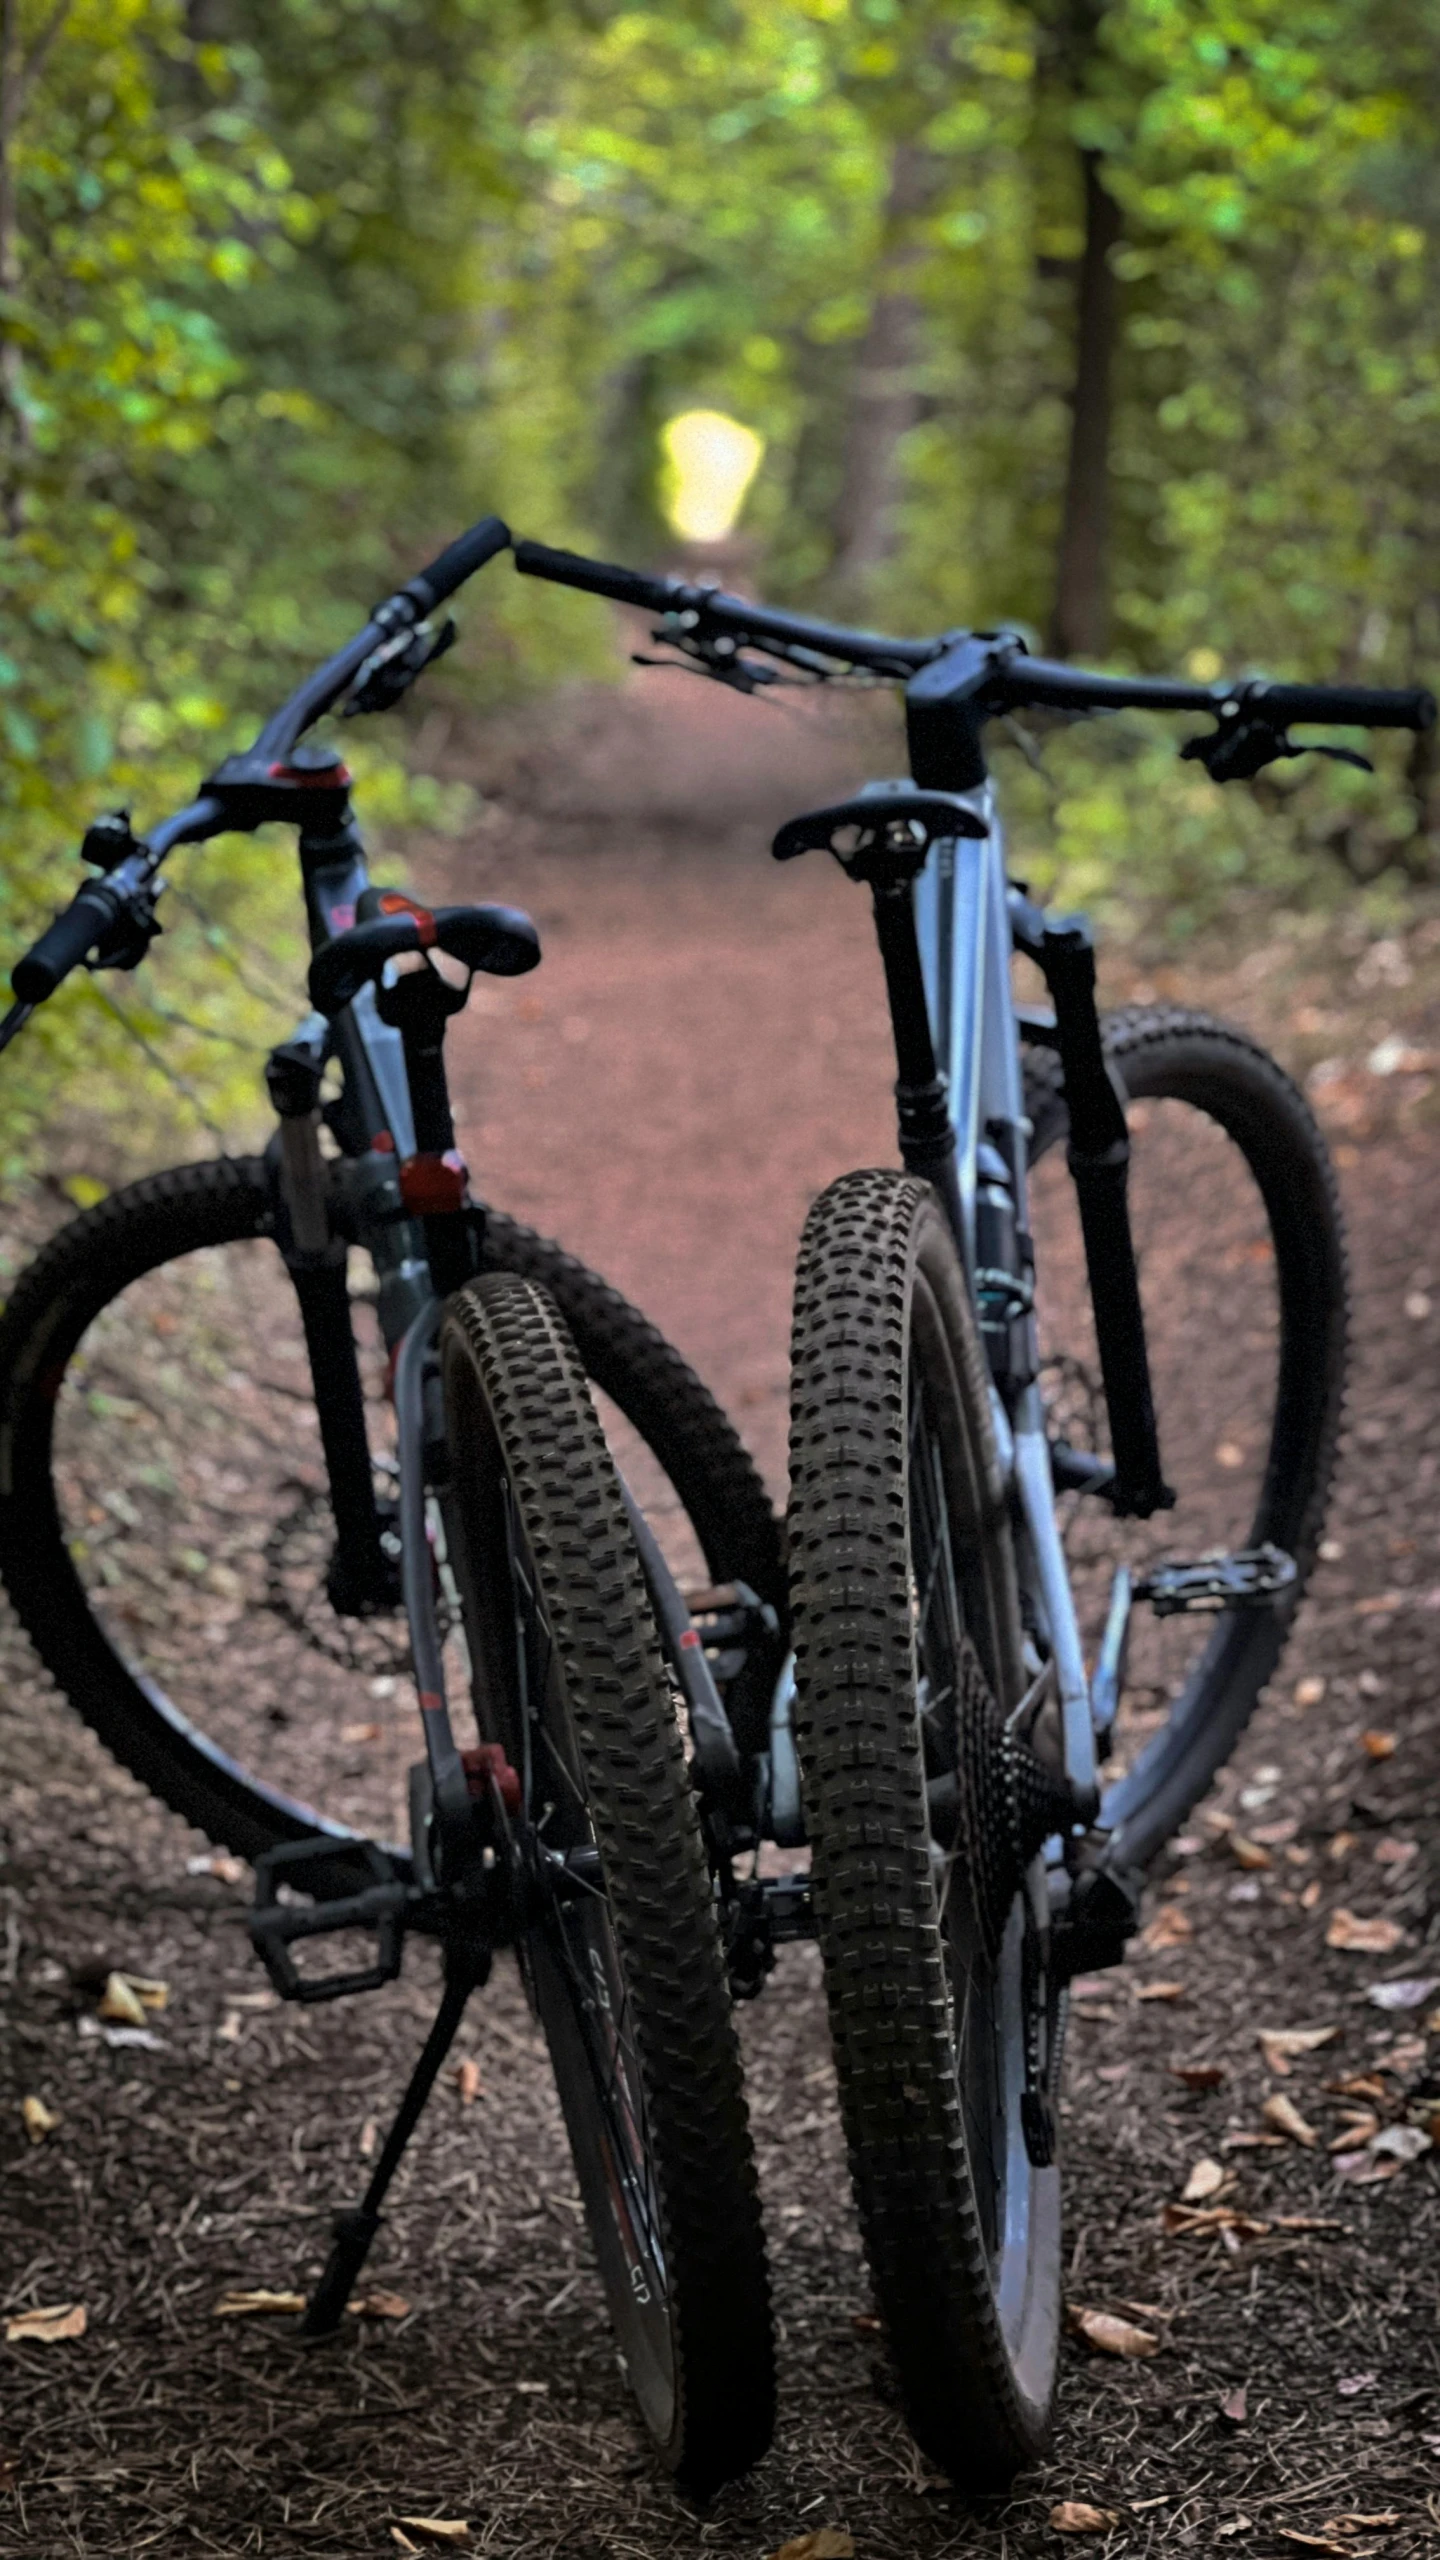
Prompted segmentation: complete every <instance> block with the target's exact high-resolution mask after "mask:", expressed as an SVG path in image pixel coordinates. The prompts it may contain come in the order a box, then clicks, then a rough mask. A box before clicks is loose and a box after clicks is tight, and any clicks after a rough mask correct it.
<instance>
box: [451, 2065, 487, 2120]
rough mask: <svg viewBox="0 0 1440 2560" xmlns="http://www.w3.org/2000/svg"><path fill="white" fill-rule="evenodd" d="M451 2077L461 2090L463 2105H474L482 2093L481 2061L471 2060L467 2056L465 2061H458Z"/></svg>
mask: <svg viewBox="0 0 1440 2560" xmlns="http://www.w3.org/2000/svg"><path fill="white" fill-rule="evenodd" d="M450 2077H451V2079H452V2080H453V2081H454V2083H455V2086H456V2088H457V2089H458V2090H459V2092H460V2104H461V2106H462V2107H473V2105H474V2104H475V2101H476V2099H477V2098H478V2097H479V2095H480V2065H479V2063H478V2062H472V2061H470V2059H469V2058H468V2056H467V2058H466V2060H465V2061H464V2062H457V2063H456V2065H455V2068H454V2070H453V2071H452V2072H451V2074H450Z"/></svg>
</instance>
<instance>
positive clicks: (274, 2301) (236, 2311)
mask: <svg viewBox="0 0 1440 2560" xmlns="http://www.w3.org/2000/svg"><path fill="white" fill-rule="evenodd" d="M304 2308H305V2296H304V2294H303V2293H270V2292H267V2290H266V2288H265V2287H264V2286H263V2285H259V2286H257V2287H256V2288H255V2289H254V2291H253V2292H250V2293H244V2292H234V2291H232V2292H230V2293H222V2294H221V2296H220V2299H219V2301H218V2302H217V2303H216V2304H215V2307H214V2312H213V2315H212V2316H213V2317H214V2318H215V2319H216V2320H244V2319H249V2318H250V2317H252V2316H253V2315H254V2314H255V2313H257V2312H259V2313H267V2312H276V2313H282V2314H283V2313H287V2312H290V2313H293V2312H297V2311H303V2310H304Z"/></svg>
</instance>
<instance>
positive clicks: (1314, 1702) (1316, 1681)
mask: <svg viewBox="0 0 1440 2560" xmlns="http://www.w3.org/2000/svg"><path fill="white" fill-rule="evenodd" d="M1324 1695H1325V1682H1324V1680H1323V1678H1322V1677H1321V1674H1320V1673H1319V1672H1318V1671H1307V1673H1306V1674H1305V1677H1304V1679H1303V1680H1297V1681H1296V1683H1295V1688H1294V1698H1295V1704H1296V1706H1297V1707H1318V1706H1319V1704H1320V1701H1321V1699H1322V1698H1323V1697H1324Z"/></svg>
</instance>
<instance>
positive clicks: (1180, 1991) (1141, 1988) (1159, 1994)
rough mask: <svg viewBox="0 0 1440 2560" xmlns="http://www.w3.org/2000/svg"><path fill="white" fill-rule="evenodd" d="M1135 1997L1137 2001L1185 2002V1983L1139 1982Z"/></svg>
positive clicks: (1136, 1986)
mask: <svg viewBox="0 0 1440 2560" xmlns="http://www.w3.org/2000/svg"><path fill="white" fill-rule="evenodd" d="M1135 1997H1136V1999H1137V2000H1183V1999H1184V1997H1185V1985H1184V1983H1183V1982H1137V1983H1136V1985H1135Z"/></svg>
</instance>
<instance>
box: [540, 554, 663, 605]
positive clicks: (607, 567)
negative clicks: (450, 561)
mask: <svg viewBox="0 0 1440 2560" xmlns="http://www.w3.org/2000/svg"><path fill="white" fill-rule="evenodd" d="M515 566H516V568H517V569H518V570H520V572H521V574H522V575H523V576H524V577H527V578H550V579H553V580H554V583H555V584H556V586H559V587H580V588H582V589H583V590H584V592H585V594H586V595H590V596H610V597H612V598H613V600H614V602H615V603H616V604H633V605H638V607H639V608H640V611H641V612H642V613H668V612H669V611H670V609H671V607H672V605H673V604H674V602H675V600H676V597H677V596H678V595H679V593H680V591H681V588H680V581H679V580H678V579H676V578H649V577H647V576H646V575H645V573H644V571H643V570H640V569H620V568H616V567H615V566H614V565H613V564H612V563H611V562H610V561H608V560H587V559H586V557H585V555H584V553H583V552H581V551H552V550H551V548H550V546H549V544H548V543H547V542H525V541H521V542H517V543H516V545H515Z"/></svg>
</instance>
